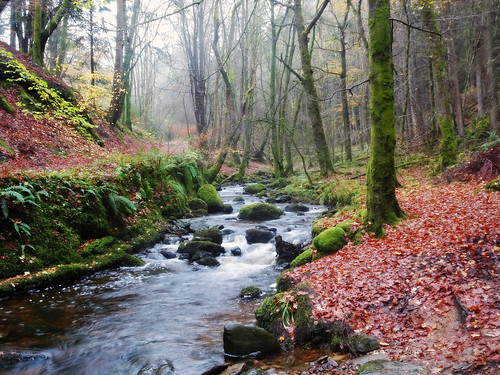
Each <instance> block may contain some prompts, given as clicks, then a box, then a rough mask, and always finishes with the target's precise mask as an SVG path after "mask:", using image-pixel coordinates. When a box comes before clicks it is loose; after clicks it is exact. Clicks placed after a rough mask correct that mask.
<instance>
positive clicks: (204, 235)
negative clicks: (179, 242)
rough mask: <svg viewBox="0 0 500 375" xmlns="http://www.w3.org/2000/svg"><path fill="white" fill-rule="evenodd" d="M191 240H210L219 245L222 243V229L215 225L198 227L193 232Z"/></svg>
mask: <svg viewBox="0 0 500 375" xmlns="http://www.w3.org/2000/svg"><path fill="white" fill-rule="evenodd" d="M193 241H210V242H213V243H216V244H218V245H220V244H222V231H221V230H220V229H219V228H216V227H211V228H206V229H199V230H197V231H196V232H194V235H193Z"/></svg>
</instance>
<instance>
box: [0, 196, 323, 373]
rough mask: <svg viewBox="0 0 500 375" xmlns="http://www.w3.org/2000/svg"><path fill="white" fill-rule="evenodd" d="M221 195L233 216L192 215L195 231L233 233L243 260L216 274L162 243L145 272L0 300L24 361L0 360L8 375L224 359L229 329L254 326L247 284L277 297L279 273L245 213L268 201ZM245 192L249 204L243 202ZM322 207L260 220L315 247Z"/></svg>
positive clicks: (4, 341)
mask: <svg viewBox="0 0 500 375" xmlns="http://www.w3.org/2000/svg"><path fill="white" fill-rule="evenodd" d="M220 196H221V198H222V199H223V200H224V201H225V202H227V203H230V204H231V205H233V207H234V212H233V213H232V214H228V215H211V216H208V217H204V218H197V219H191V220H190V222H191V223H192V224H191V226H192V227H194V228H196V227H208V226H219V225H223V226H224V228H227V229H230V230H231V231H234V233H230V234H227V235H225V236H224V242H223V244H222V245H223V246H224V247H225V248H226V249H231V248H233V247H236V246H238V247H239V248H240V249H241V251H242V255H241V256H233V255H231V253H230V252H229V251H228V252H227V253H226V254H224V255H223V256H221V257H219V258H218V260H219V261H220V263H221V266H219V267H217V268H207V267H201V266H196V265H190V264H188V263H187V262H186V261H183V260H179V259H169V260H167V259H165V257H163V255H161V253H160V252H161V251H162V250H166V251H171V252H175V251H176V250H177V247H178V243H172V244H157V245H156V246H154V247H152V248H150V249H147V250H146V251H144V252H143V253H141V254H139V256H140V257H142V258H144V260H145V261H146V265H145V266H144V267H138V268H122V269H119V270H114V271H107V272H103V273H100V274H96V275H93V276H92V277H89V278H86V279H84V280H82V281H80V282H77V283H75V284H73V285H71V286H58V287H53V288H50V289H47V290H37V291H34V292H32V293H30V294H26V295H22V296H17V297H14V298H8V299H4V300H0V352H3V353H9V352H16V353H23V355H24V360H22V361H19V362H17V363H16V364H13V365H5V364H2V363H0V374H26V375H28V374H29V375H38V374H44V375H45V374H67V375H70V374H71V375H100V374H103V375H105V374H106V375H108V374H176V375H199V374H201V373H203V372H204V371H206V370H207V369H210V368H211V367H213V366H214V365H217V364H220V363H222V362H223V361H224V354H223V348H222V331H223V327H224V325H225V324H226V323H228V322H231V321H237V322H241V323H253V322H254V321H255V319H254V310H255V307H256V304H257V303H258V301H257V302H256V301H252V300H242V299H240V298H239V292H240V290H241V288H243V287H245V286H248V285H255V286H258V287H260V288H261V289H262V290H264V292H266V293H268V294H271V293H272V292H273V283H274V281H275V278H276V276H277V275H278V271H277V270H275V269H274V267H273V262H274V260H275V248H274V244H272V243H269V244H252V245H248V244H247V243H246V240H245V230H246V229H248V228H252V227H254V226H255V225H256V224H255V223H249V222H241V221H239V220H237V213H238V210H239V208H241V207H242V206H243V205H245V204H249V203H253V202H257V201H259V199H258V198H255V197H253V196H248V195H243V188H242V187H241V186H239V187H238V186H236V187H228V188H225V189H223V190H222V191H221V192H220ZM236 196H243V197H244V199H245V202H234V198H235V197H236ZM278 206H280V207H281V208H283V206H284V205H278ZM322 209H323V207H320V206H313V207H311V206H310V211H309V212H306V213H305V214H304V215H298V214H297V213H291V212H287V213H285V215H283V216H282V217H281V218H280V219H278V220H271V221H267V222H264V223H260V224H262V225H266V226H267V227H269V228H276V230H277V234H280V235H281V236H282V237H283V239H284V240H285V241H288V242H294V243H300V242H306V241H308V240H310V234H309V233H310V228H311V223H312V221H313V220H314V219H315V218H317V217H318V215H319V214H320V212H321V211H322ZM228 232H230V231H228Z"/></svg>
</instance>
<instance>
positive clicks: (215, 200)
mask: <svg viewBox="0 0 500 375" xmlns="http://www.w3.org/2000/svg"><path fill="white" fill-rule="evenodd" d="M198 197H200V199H202V200H203V201H205V203H206V204H207V207H208V212H209V213H216V212H222V211H223V210H224V203H223V202H222V199H220V197H219V194H217V190H215V187H214V186H213V185H211V184H206V185H203V186H201V187H200V188H199V189H198Z"/></svg>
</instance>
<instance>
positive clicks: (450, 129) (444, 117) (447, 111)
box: [422, 1, 457, 168]
mask: <svg viewBox="0 0 500 375" xmlns="http://www.w3.org/2000/svg"><path fill="white" fill-rule="evenodd" d="M422 17H423V21H424V25H425V27H426V28H427V29H428V30H430V31H432V32H433V33H432V34H431V33H429V56H430V62H431V68H432V81H433V83H434V109H435V118H436V125H437V128H438V129H439V132H440V133H441V141H440V144H439V161H440V165H441V167H442V168H446V167H449V166H450V165H453V164H455V162H456V160H457V138H456V134H455V123H454V120H453V114H452V110H451V101H450V87H449V81H448V74H447V70H446V50H445V46H444V43H443V41H442V38H441V36H440V34H439V33H440V28H439V24H438V21H437V18H436V13H435V11H434V5H433V4H432V3H431V2H427V1H426V2H425V3H424V6H423V8H422Z"/></svg>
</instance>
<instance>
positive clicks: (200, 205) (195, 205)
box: [188, 198, 208, 212]
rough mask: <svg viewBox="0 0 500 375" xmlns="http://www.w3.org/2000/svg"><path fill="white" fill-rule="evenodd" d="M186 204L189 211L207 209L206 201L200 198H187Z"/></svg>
mask: <svg viewBox="0 0 500 375" xmlns="http://www.w3.org/2000/svg"><path fill="white" fill-rule="evenodd" d="M188 206H189V209H190V210H191V211H207V212H208V205H207V203H206V202H205V201H204V200H203V199H200V198H191V199H190V200H188Z"/></svg>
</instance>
